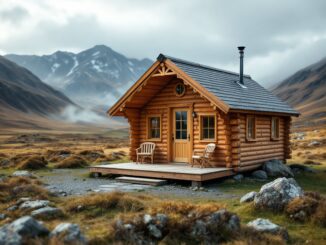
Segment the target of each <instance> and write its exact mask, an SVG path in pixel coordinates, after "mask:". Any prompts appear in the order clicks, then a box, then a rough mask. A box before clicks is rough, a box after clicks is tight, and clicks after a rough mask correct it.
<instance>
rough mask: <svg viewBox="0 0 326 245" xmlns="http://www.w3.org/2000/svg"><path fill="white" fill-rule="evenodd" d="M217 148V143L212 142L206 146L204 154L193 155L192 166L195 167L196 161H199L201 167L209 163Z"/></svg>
mask: <svg viewBox="0 0 326 245" xmlns="http://www.w3.org/2000/svg"><path fill="white" fill-rule="evenodd" d="M215 148H216V145H215V144H213V143H210V144H208V145H207V146H206V147H205V150H204V152H203V154H202V155H193V156H192V162H191V167H193V166H194V165H195V164H196V163H198V164H199V165H200V167H201V168H202V167H205V166H206V165H208V164H209V160H210V159H211V157H212V155H213V153H214V151H215Z"/></svg>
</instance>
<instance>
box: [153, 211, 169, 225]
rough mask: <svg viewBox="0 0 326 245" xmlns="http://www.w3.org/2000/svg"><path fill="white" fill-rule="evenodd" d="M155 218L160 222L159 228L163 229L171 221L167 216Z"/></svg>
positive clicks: (158, 215) (159, 215)
mask: <svg viewBox="0 0 326 245" xmlns="http://www.w3.org/2000/svg"><path fill="white" fill-rule="evenodd" d="M155 218H156V220H157V221H158V226H159V227H161V228H162V227H165V226H166V224H167V223H168V220H169V218H168V216H167V215H165V214H156V217H155Z"/></svg>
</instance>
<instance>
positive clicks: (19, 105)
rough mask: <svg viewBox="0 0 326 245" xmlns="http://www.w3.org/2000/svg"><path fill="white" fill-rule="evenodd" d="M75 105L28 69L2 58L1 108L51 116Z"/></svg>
mask: <svg viewBox="0 0 326 245" xmlns="http://www.w3.org/2000/svg"><path fill="white" fill-rule="evenodd" d="M68 105H73V102H72V101H71V100H69V99H68V98H67V97H66V96H65V95H64V94H62V93H61V92H59V91H57V90H55V89H53V88H51V87H50V86H49V85H47V84H45V83H43V82H42V81H41V80H40V79H39V78H38V77H36V76H35V75H34V74H33V73H31V72H30V71H28V70H27V69H25V68H23V67H20V66H18V65H17V64H15V63H13V62H11V61H9V60H7V59H6V58H4V57H2V56H0V107H5V108H10V109H12V110H15V111H19V112H24V113H35V114H38V115H50V114H54V113H59V112H60V111H61V110H62V109H63V108H64V107H66V106H68Z"/></svg>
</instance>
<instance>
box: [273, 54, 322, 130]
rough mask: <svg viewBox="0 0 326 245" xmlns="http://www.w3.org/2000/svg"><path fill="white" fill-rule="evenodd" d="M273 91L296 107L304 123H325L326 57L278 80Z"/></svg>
mask: <svg viewBox="0 0 326 245" xmlns="http://www.w3.org/2000/svg"><path fill="white" fill-rule="evenodd" d="M272 91H273V93H274V94H275V95H277V96H278V97H280V98H281V99H283V100H284V101H286V102H287V103H288V104H290V105H291V106H293V107H294V108H296V109H297V110H298V111H299V112H300V113H301V116H300V117H299V119H298V120H297V123H299V124H304V125H312V124H325V123H326V57H325V58H324V59H322V60H320V61H319V62H317V63H315V64H312V65H310V66H308V67H306V68H304V69H301V70H299V71H298V72H296V73H295V74H293V75H292V76H290V77H288V78H287V79H285V80H283V81H282V82H280V83H279V84H278V85H277V86H276V87H275V88H273V90H272Z"/></svg>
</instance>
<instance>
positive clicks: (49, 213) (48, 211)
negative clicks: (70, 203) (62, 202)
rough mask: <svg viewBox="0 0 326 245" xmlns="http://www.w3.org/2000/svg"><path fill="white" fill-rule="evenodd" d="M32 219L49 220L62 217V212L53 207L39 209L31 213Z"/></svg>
mask: <svg viewBox="0 0 326 245" xmlns="http://www.w3.org/2000/svg"><path fill="white" fill-rule="evenodd" d="M31 215H32V217H34V218H39V219H51V218H57V217H62V216H63V212H62V210H61V209H59V208H53V207H44V208H40V209H36V210H34V211H33V212H32V213H31Z"/></svg>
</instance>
